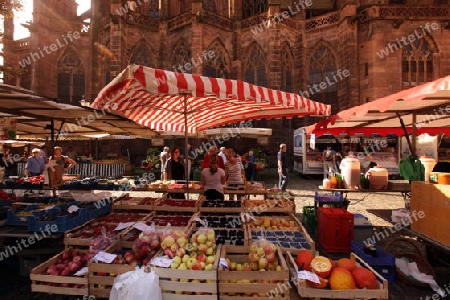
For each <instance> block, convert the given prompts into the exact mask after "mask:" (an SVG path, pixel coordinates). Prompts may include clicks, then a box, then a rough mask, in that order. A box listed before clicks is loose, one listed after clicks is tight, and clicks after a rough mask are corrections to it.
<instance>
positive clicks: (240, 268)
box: [236, 264, 244, 271]
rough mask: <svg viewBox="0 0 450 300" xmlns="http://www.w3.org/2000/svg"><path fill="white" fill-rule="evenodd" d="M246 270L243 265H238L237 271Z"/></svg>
mask: <svg viewBox="0 0 450 300" xmlns="http://www.w3.org/2000/svg"><path fill="white" fill-rule="evenodd" d="M243 269H244V268H243V267H242V264H237V265H236V271H242V270H243Z"/></svg>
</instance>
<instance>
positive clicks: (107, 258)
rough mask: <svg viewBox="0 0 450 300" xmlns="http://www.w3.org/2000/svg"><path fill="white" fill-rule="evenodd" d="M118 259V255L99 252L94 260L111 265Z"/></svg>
mask: <svg viewBox="0 0 450 300" xmlns="http://www.w3.org/2000/svg"><path fill="white" fill-rule="evenodd" d="M116 257H117V255H116V254H111V253H107V252H103V251H99V252H98V253H97V254H95V256H94V259H96V260H98V261H101V262H104V263H107V264H110V263H112V261H113V260H114V258H116Z"/></svg>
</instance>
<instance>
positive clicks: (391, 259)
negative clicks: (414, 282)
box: [351, 241, 395, 283]
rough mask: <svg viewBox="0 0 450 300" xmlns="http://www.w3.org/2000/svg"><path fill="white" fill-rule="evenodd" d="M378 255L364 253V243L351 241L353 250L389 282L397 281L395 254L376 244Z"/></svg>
mask: <svg viewBox="0 0 450 300" xmlns="http://www.w3.org/2000/svg"><path fill="white" fill-rule="evenodd" d="M375 247H376V249H377V257H373V256H372V255H370V254H366V253H364V243H363V242H355V241H352V243H351V251H352V252H354V253H355V254H357V255H358V256H359V257H361V258H362V259H363V260H364V261H365V262H366V263H367V264H368V265H369V266H371V267H372V268H373V269H374V270H375V271H377V272H378V273H379V274H380V275H381V276H383V277H384V278H385V279H386V280H387V281H388V282H389V283H394V281H395V256H394V255H392V254H389V253H388V252H386V251H385V250H384V249H383V248H381V247H380V246H378V245H375Z"/></svg>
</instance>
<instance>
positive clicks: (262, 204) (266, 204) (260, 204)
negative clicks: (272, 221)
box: [245, 200, 292, 211]
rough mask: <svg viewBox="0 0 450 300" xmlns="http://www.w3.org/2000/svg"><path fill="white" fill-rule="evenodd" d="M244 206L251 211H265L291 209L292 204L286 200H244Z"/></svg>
mask: <svg viewBox="0 0 450 300" xmlns="http://www.w3.org/2000/svg"><path fill="white" fill-rule="evenodd" d="M245 206H246V208H247V209H248V210H252V211H262V210H264V211H266V210H267V209H268V208H269V209H270V208H291V207H292V204H291V203H290V202H288V201H287V200H246V201H245Z"/></svg>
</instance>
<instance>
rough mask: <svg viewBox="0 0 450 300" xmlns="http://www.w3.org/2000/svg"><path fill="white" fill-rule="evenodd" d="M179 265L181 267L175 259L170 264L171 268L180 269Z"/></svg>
mask: <svg viewBox="0 0 450 300" xmlns="http://www.w3.org/2000/svg"><path fill="white" fill-rule="evenodd" d="M178 267H180V264H179V263H177V262H175V261H172V263H171V264H170V268H171V269H178Z"/></svg>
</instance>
